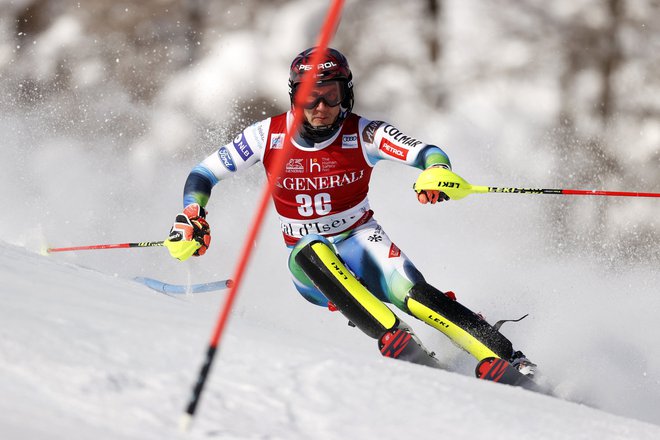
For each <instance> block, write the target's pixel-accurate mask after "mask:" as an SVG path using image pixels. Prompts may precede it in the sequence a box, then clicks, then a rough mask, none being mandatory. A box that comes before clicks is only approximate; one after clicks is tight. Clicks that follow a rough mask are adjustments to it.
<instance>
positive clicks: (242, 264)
mask: <svg viewBox="0 0 660 440" xmlns="http://www.w3.org/2000/svg"><path fill="white" fill-rule="evenodd" d="M343 6H344V1H343V0H333V2H332V4H331V5H330V9H329V11H328V14H327V16H326V20H325V22H324V24H323V27H322V29H321V32H320V33H319V38H318V41H317V44H316V47H317V48H318V50H317V51H315V52H314V53H313V54H312V59H311V61H310V64H311V65H318V64H319V63H320V62H321V60H322V57H323V56H324V53H325V51H326V49H327V47H328V44H329V42H330V39H331V38H332V35H333V34H334V32H335V30H336V29H337V26H338V24H339V17H340V16H341V10H342V8H343ZM313 83H314V76H313V75H306V76H305V77H304V78H303V81H302V83H301V84H300V89H299V90H298V92H297V93H296V97H295V103H296V105H295V107H296V108H298V109H300V108H302V106H301V105H300V104H301V103H302V102H303V101H304V100H305V98H306V97H307V96H308V95H309V94H310V93H311V91H312V87H313ZM303 117H304V114H303V112H302V111H294V121H293V124H292V125H291V128H290V129H289V131H288V132H287V134H286V136H285V140H284V148H285V150H290V149H291V148H292V146H291V135H292V134H293V133H295V132H296V131H297V130H298V127H299V126H300V124H301V123H302V119H303ZM288 156H289V155H287V154H283V155H282V156H281V157H280V160H278V161H277V162H276V163H275V164H273V169H274V170H275V171H276V172H275V173H273V175H271V176H270V177H269V178H268V179H267V181H266V183H265V184H264V190H263V192H262V197H261V200H260V202H259V205H258V207H257V212H256V213H255V216H254V218H253V221H252V225H251V227H250V230H249V231H248V235H247V237H246V240H245V242H244V247H243V250H242V252H241V256H240V258H239V261H238V263H237V266H236V269H235V272H234V275H233V276H232V279H233V280H234V282H233V283H232V285H231V286H230V288H229V292H228V293H227V296H226V297H225V301H224V304H223V306H222V308H221V309H220V314H219V316H218V320H217V321H216V325H215V327H214V329H213V333H212V335H211V340H210V341H209V345H208V348H207V351H206V356H205V358H204V363H203V364H202V368H201V369H200V372H199V375H198V377H197V382H196V383H195V386H194V387H193V390H192V394H191V396H190V400H189V401H188V405H187V406H186V410H185V413H184V414H183V416H182V419H181V428H182V430H187V428H188V426H189V424H190V422H191V421H192V418H193V417H194V415H195V411H196V409H197V405H198V403H199V399H200V397H201V394H202V392H203V390H204V386H205V384H206V380H207V378H208V375H209V372H210V370H211V366H212V365H213V360H214V358H215V355H216V353H217V349H218V346H219V343H220V339H221V337H222V334H223V330H224V328H225V325H226V324H227V321H228V319H229V315H230V312H231V308H232V306H233V303H234V300H235V299H236V296H237V294H238V289H239V287H240V286H241V282H242V280H243V275H244V273H245V270H246V268H247V265H248V262H249V260H250V256H251V254H252V249H253V243H254V241H255V240H256V238H257V236H258V234H259V230H260V228H261V224H262V223H263V219H264V217H265V214H266V210H267V207H268V201H269V199H270V196H271V193H272V191H273V188H274V186H275V182H276V180H277V176H278V175H280V174H281V173H282V170H283V169H284V165H285V164H286V162H287V160H288Z"/></svg>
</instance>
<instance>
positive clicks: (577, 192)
mask: <svg viewBox="0 0 660 440" xmlns="http://www.w3.org/2000/svg"><path fill="white" fill-rule="evenodd" d="M480 188H481V189H484V188H486V187H479V186H472V189H474V190H475V192H489V193H510V194H561V195H567V196H609V197H660V193H646V192H632V191H602V190H593V189H551V188H508V187H502V188H499V187H495V186H489V187H488V190H487V191H485V190H481V189H480Z"/></svg>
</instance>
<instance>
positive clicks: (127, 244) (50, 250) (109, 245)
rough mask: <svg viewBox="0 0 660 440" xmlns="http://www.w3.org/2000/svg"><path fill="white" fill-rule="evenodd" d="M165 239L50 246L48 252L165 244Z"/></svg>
mask: <svg viewBox="0 0 660 440" xmlns="http://www.w3.org/2000/svg"><path fill="white" fill-rule="evenodd" d="M163 243H164V242H163V241H142V242H140V243H115V244H94V245H91V246H73V247H61V248H48V249H46V252H48V253H49V254H50V253H52V252H68V251H89V250H94V249H124V248H136V247H137V248H143V247H155V246H163Z"/></svg>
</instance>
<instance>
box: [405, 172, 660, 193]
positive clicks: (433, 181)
mask: <svg viewBox="0 0 660 440" xmlns="http://www.w3.org/2000/svg"><path fill="white" fill-rule="evenodd" d="M413 189H414V190H415V191H416V192H417V193H420V192H422V191H425V190H437V191H442V192H443V193H445V194H447V196H448V197H449V198H450V199H452V200H460V199H462V198H464V197H467V196H469V195H470V194H484V193H505V194H560V195H571V196H613V197H660V193H643V192H628V191H597V190H581V189H549V188H510V187H495V186H479V185H471V184H469V183H468V182H467V181H465V179H463V178H462V177H460V176H459V175H457V174H456V173H454V172H452V171H449V170H448V169H446V168H429V169H428V170H426V171H424V172H422V173H421V174H420V175H419V177H418V178H417V181H416V182H415V185H414V186H413Z"/></svg>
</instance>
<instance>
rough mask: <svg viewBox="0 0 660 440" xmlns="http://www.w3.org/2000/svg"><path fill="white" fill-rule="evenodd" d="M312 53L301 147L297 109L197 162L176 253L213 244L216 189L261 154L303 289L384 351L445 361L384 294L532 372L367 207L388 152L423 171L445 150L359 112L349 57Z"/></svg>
mask: <svg viewBox="0 0 660 440" xmlns="http://www.w3.org/2000/svg"><path fill="white" fill-rule="evenodd" d="M314 51H315V48H311V49H308V50H306V51H304V52H302V53H300V54H299V55H298V56H297V57H296V58H295V59H294V60H293V62H292V64H291V70H290V77H289V94H290V97H291V105H292V109H293V106H294V96H295V93H296V91H297V88H298V86H299V84H300V83H301V82H302V78H303V76H304V75H306V74H312V75H314V76H315V79H316V83H315V86H314V89H313V91H312V93H311V95H310V96H309V97H308V98H307V100H306V102H305V105H304V107H305V108H304V109H303V111H304V115H305V118H304V123H303V124H302V126H301V128H300V129H299V130H298V132H297V133H294V134H293V136H292V145H293V147H292V151H285V150H284V148H285V145H284V142H283V141H284V136H285V133H286V132H287V127H289V126H290V124H292V122H293V114H292V112H291V111H289V112H286V113H283V114H279V115H276V116H273V117H270V118H267V119H264V120H262V121H259V122H256V123H255V124H253V125H251V126H249V127H247V128H246V129H244V130H243V131H242V132H241V133H239V134H238V135H237V136H236V137H235V138H234V139H233V141H231V142H229V143H228V144H226V145H224V146H222V147H220V148H219V149H218V150H217V151H215V152H213V153H212V154H211V155H210V156H208V157H207V158H206V159H204V160H203V161H202V162H201V163H200V164H198V165H197V166H195V167H194V168H193V170H192V171H191V173H190V174H189V176H188V179H187V180H186V184H185V188H184V197H183V199H184V200H183V204H184V211H183V213H181V214H179V215H178V216H177V218H176V221H175V223H174V226H173V227H172V229H171V231H170V237H169V239H168V240H167V241H166V245H167V247H168V249H169V250H170V253H171V254H172V256H173V257H175V258H178V259H180V260H185V259H187V258H188V257H190V256H192V255H196V256H198V255H202V254H204V253H205V252H206V249H207V248H208V246H209V244H210V239H211V235H210V228H209V225H208V223H207V222H206V219H205V217H206V211H205V207H206V205H207V202H208V200H209V197H210V194H211V189H212V188H213V187H214V186H215V185H216V184H217V183H218V182H219V181H220V180H223V179H226V178H229V177H231V176H233V175H234V174H236V173H239V172H240V171H242V170H244V169H246V168H248V167H250V166H252V165H254V164H256V163H258V162H261V163H262V164H263V166H264V168H265V170H266V174H267V176H268V178H269V179H275V189H274V192H273V200H274V204H275V208H276V210H277V213H278V214H279V217H280V224H281V230H282V234H283V236H284V241H285V243H286V245H287V246H288V247H289V248H290V249H291V253H290V257H289V264H288V265H289V269H290V271H291V274H292V275H293V282H294V284H295V286H296V288H297V289H298V291H299V292H300V293H301V294H302V295H303V297H305V299H307V300H308V301H310V302H312V303H314V304H317V305H320V306H325V307H329V308H330V309H331V310H339V311H340V312H342V313H343V314H344V315H345V316H346V317H347V318H348V319H349V322H350V323H351V324H353V325H355V326H357V327H358V328H359V329H361V330H362V331H364V332H365V333H366V334H367V335H369V336H371V337H373V338H375V339H377V340H378V345H379V348H380V350H381V353H382V354H383V355H384V356H388V357H393V358H399V359H403V360H408V361H411V362H415V363H420V364H425V365H430V366H438V365H439V364H438V362H437V361H436V359H435V358H434V356H433V353H429V352H428V350H426V349H425V348H424V347H423V346H422V344H421V343H420V341H419V339H418V338H417V337H416V336H415V335H414V333H413V332H412V330H411V329H410V327H409V326H408V325H406V324H405V323H403V322H402V321H401V320H399V319H398V318H397V317H396V316H395V315H394V314H393V313H392V312H391V310H389V309H388V308H387V307H386V306H384V305H383V302H384V303H390V304H394V305H395V306H396V307H398V308H399V309H401V310H403V311H404V312H406V313H408V314H411V315H413V316H415V317H417V318H419V319H422V320H424V321H425V322H427V323H429V324H430V325H432V326H434V327H436V328H438V329H439V330H441V331H442V332H443V333H445V334H447V336H449V337H450V338H452V339H453V340H454V342H456V343H457V344H458V345H459V346H461V347H462V348H464V349H465V350H466V351H468V352H469V353H471V354H472V355H474V356H475V357H476V358H477V359H478V360H481V358H484V357H486V356H493V355H494V356H496V357H500V358H502V359H505V360H509V361H511V362H512V364H514V365H516V366H517V367H518V368H519V370H520V371H521V372H523V373H526V374H533V370H534V366H535V365H534V364H532V363H531V362H529V361H528V360H527V359H526V358H525V356H524V355H523V354H522V353H521V352H519V351H514V350H513V348H512V345H511V342H510V341H509V340H508V339H507V338H505V337H504V336H503V335H502V334H501V333H499V331H498V330H497V329H496V328H494V327H492V326H491V325H489V324H488V323H487V322H486V321H485V320H483V318H481V316H479V315H477V314H474V313H472V312H471V311H469V310H468V309H467V308H465V307H464V306H462V305H460V304H459V303H458V302H457V301H456V299H455V297H454V295H453V293H451V292H448V293H447V294H445V293H442V292H440V291H439V290H437V289H435V288H434V287H432V286H430V285H429V284H428V283H426V281H425V279H424V277H423V276H422V274H421V273H420V272H419V271H418V270H417V269H416V268H415V266H414V265H413V263H412V262H411V261H410V259H409V258H408V257H407V256H406V255H405V254H404V253H403V252H402V251H401V250H400V249H399V248H398V247H397V246H396V245H395V244H394V243H393V242H392V241H391V240H390V238H389V237H388V236H387V234H386V233H385V231H383V229H382V228H381V226H380V225H379V224H378V222H377V221H376V219H375V218H374V216H373V211H372V210H371V209H370V207H369V200H368V197H367V192H368V189H369V180H370V177H371V172H372V169H373V167H374V166H375V165H376V164H377V163H378V162H379V161H381V160H390V161H393V162H398V163H401V164H404V165H408V166H413V167H416V168H419V169H421V170H426V169H428V168H430V167H445V168H447V169H451V164H450V162H449V158H448V157H447V155H446V154H445V152H444V151H442V150H441V149H440V148H438V147H437V146H434V145H430V144H426V143H424V142H422V141H419V140H417V139H416V138H414V137H412V136H408V135H406V134H404V133H403V132H401V131H400V130H399V129H397V128H395V127H394V126H393V125H391V124H388V123H386V122H382V121H371V120H369V119H366V118H364V117H361V116H358V115H356V114H354V113H352V111H351V110H352V107H353V83H352V73H351V71H350V68H349V65H348V62H347V60H346V58H345V57H344V56H343V55H342V54H341V53H340V52H338V51H337V50H334V49H328V50H327V51H326V53H325V56H324V61H323V62H322V63H321V64H319V65H317V66H312V65H311V64H310V59H311V57H312V54H313V53H314ZM283 154H288V156H287V157H288V160H287V163H286V165H285V169H284V171H283V174H282V175H280V176H278V175H275V174H276V172H275V171H274V170H273V169H272V168H273V164H274V163H277V162H278V160H277V158H278V157H279V156H280V155H283ZM417 197H418V200H419V202H420V203H423V204H426V203H430V204H435V203H437V202H440V201H443V200H447V199H448V198H447V197H446V195H445V194H443V193H441V192H439V191H426V192H421V193H420V194H418V195H417ZM335 259H336V261H335ZM342 265H343V266H342ZM338 267H339V268H341V273H342V276H344V274H346V277H345V279H344V278H341V279H339V281H338V279H337V278H335V277H334V276H333V275H332V273H333V271H334V272H335V273H336V271H337V270H339V269H338ZM346 269H347V270H346ZM429 311H430V312H429ZM429 313H430V315H429ZM426 315H429V316H431V315H433V316H432V318H429V316H426ZM447 323H448V324H447ZM445 325H448V327H445ZM466 335H467V336H466Z"/></svg>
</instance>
